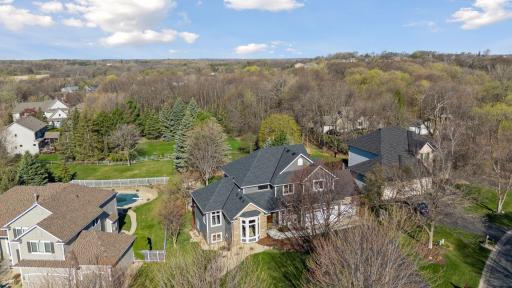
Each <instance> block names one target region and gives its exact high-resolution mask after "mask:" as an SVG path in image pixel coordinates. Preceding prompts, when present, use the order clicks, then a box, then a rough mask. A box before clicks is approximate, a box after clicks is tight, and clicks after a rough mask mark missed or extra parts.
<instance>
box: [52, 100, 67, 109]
mask: <svg viewBox="0 0 512 288" xmlns="http://www.w3.org/2000/svg"><path fill="white" fill-rule="evenodd" d="M48 108H49V109H68V106H66V105H65V104H64V103H62V102H61V101H59V100H55V102H54V103H53V105H52V106H51V107H48Z"/></svg>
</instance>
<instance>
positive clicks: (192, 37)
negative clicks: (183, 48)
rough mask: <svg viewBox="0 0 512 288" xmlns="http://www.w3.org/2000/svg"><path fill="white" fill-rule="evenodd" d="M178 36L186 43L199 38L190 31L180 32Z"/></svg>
mask: <svg viewBox="0 0 512 288" xmlns="http://www.w3.org/2000/svg"><path fill="white" fill-rule="evenodd" d="M179 36H180V37H181V38H182V39H183V40H185V42H187V43H188V44H192V43H194V42H196V40H197V39H198V38H199V35H197V34H195V33H191V32H180V34H179Z"/></svg>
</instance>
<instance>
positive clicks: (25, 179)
mask: <svg viewBox="0 0 512 288" xmlns="http://www.w3.org/2000/svg"><path fill="white" fill-rule="evenodd" d="M50 177H51V173H50V170H48V167H46V165H45V164H44V163H43V162H41V161H40V160H39V159H37V157H36V156H33V155H31V154H30V153H28V152H26V153H25V154H24V155H23V157H22V158H21V161H20V163H18V169H17V171H16V182H18V184H19V185H44V184H46V183H48V181H49V180H50Z"/></svg>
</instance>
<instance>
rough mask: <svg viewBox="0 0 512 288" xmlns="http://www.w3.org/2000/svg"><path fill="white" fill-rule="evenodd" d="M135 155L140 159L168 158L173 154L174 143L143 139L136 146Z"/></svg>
mask: <svg viewBox="0 0 512 288" xmlns="http://www.w3.org/2000/svg"><path fill="white" fill-rule="evenodd" d="M136 151H137V154H138V155H139V156H140V157H145V156H154V155H157V156H170V155H171V154H172V153H174V142H165V141H162V140H146V139H143V140H141V141H140V143H139V145H137V150H136Z"/></svg>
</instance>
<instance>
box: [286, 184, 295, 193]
mask: <svg viewBox="0 0 512 288" xmlns="http://www.w3.org/2000/svg"><path fill="white" fill-rule="evenodd" d="M293 189H294V187H293V184H287V185H283V195H291V194H293V193H294V192H295V191H294V190H293Z"/></svg>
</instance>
